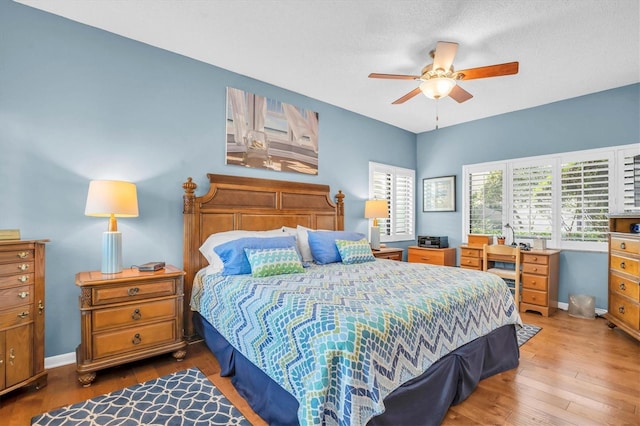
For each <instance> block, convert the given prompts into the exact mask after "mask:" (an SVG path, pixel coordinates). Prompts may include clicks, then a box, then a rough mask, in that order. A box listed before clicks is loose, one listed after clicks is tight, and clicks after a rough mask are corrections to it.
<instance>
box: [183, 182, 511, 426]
mask: <svg viewBox="0 0 640 426" xmlns="http://www.w3.org/2000/svg"><path fill="white" fill-rule="evenodd" d="M208 178H209V183H210V184H209V189H208V191H207V193H206V194H204V195H202V196H200V197H198V196H196V195H195V190H196V188H197V187H196V184H195V183H194V182H193V181H192V179H191V178H189V179H188V181H187V182H185V183H184V184H183V188H184V197H183V205H184V210H183V211H184V268H185V272H186V279H185V303H186V305H185V310H184V312H185V322H184V323H185V337H186V338H187V339H190V340H193V339H197V338H199V337H201V338H203V339H204V340H205V342H206V344H207V346H208V347H209V348H210V349H211V351H212V352H213V353H214V355H215V356H216V358H217V359H218V361H219V362H220V366H221V374H222V375H225V376H231V378H232V382H233V384H234V386H235V387H236V389H237V390H238V392H239V393H240V394H241V395H242V396H243V397H244V398H245V399H246V400H247V401H248V403H249V404H250V405H251V406H252V408H253V409H254V411H256V413H258V414H259V415H260V416H261V417H262V418H263V419H264V420H265V421H267V422H268V423H269V424H274V425H279V424H282V425H290V424H291V425H294V424H305V425H306V424H354V425H359V424H369V425H372V426H373V425H402V424H412V425H413V424H439V423H440V422H441V421H442V419H443V418H444V416H445V414H446V412H447V410H448V408H449V407H450V406H451V405H453V404H456V403H459V402H461V401H463V400H464V399H466V398H467V397H468V395H469V394H470V393H471V392H472V391H473V389H474V388H475V387H476V385H477V383H478V382H479V381H480V380H482V379H483V378H486V377H489V376H491V375H494V374H497V373H500V372H502V371H506V370H509V369H512V368H515V367H516V366H517V365H518V358H519V350H518V345H517V338H516V328H517V327H518V326H520V325H521V322H520V317H519V315H518V312H517V309H516V307H515V303H514V302H513V297H512V296H511V293H510V292H509V290H508V288H507V286H506V285H505V284H504V282H502V281H501V280H500V279H499V278H497V277H495V276H492V275H491V274H486V273H483V272H480V271H471V270H464V269H459V268H450V267H441V266H434V265H426V264H409V263H405V262H396V261H392V260H386V259H377V260H373V261H368V262H356V263H353V264H344V263H343V262H327V263H326V264H324V265H315V264H311V265H308V267H307V268H305V269H304V272H297V273H292V274H286V275H271V276H266V277H263V278H254V277H252V276H251V275H250V274H249V275H247V274H239V275H226V276H223V275H222V274H221V273H219V272H217V270H216V271H214V272H211V270H210V267H209V261H210V260H208V259H207V258H205V257H204V256H203V255H202V253H201V252H200V247H201V246H202V245H203V243H204V242H205V241H208V238H209V237H210V236H211V235H212V234H222V233H227V232H229V231H234V230H245V231H267V230H277V229H282V230H283V232H285V229H289V230H291V229H297V230H298V232H299V231H300V227H303V228H302V229H305V228H310V229H325V230H329V232H326V234H325V236H326V235H328V234H330V231H336V232H338V231H343V230H344V194H342V192H338V194H336V196H335V202H334V201H333V200H332V198H331V195H330V188H329V187H328V186H326V185H318V184H308V183H298V182H285V181H278V180H268V179H256V178H246V177H235V176H225V175H213V174H209V175H208ZM290 232H292V231H290ZM292 233H293V235H296V234H295V232H292ZM317 234H319V233H317ZM317 234H314V235H311V233H309V234H308V235H309V238H311V237H313V238H317V237H318V235H317ZM299 235H300V234H297V235H296V236H298V237H299ZM336 235H343V234H338V233H336ZM276 239H277V237H276ZM353 240H354V242H353V245H356V246H357V244H358V242H356V241H355V240H356V238H355V237H354V239H353ZM296 241H300V238H297V239H296ZM313 242H314V243H315V240H314V241H313ZM260 244H262V243H260ZM345 244H346V243H345ZM349 244H351V243H349ZM349 247H351V245H350V246H349ZM259 251H260V250H258V252H259ZM246 253H247V255H249V253H250V252H249V251H247V252H246ZM252 253H253V252H252ZM340 253H341V254H342V255H343V260H344V259H346V257H345V255H344V252H342V251H341V252H340ZM252 266H254V265H253V264H252Z"/></svg>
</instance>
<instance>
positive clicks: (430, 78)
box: [369, 41, 518, 104]
mask: <svg viewBox="0 0 640 426" xmlns="http://www.w3.org/2000/svg"><path fill="white" fill-rule="evenodd" d="M457 51H458V43H453V42H449V41H439V42H438V43H437V44H436V48H435V50H432V51H431V52H430V53H429V54H430V55H431V57H432V58H433V63H432V64H429V65H427V66H425V67H424V68H423V69H422V74H421V75H403V74H377V73H371V74H369V78H386V79H393V80H419V81H420V82H421V83H420V86H418V87H416V88H415V89H413V90H412V91H410V92H409V93H407V94H406V95H404V96H402V97H401V98H399V99H397V100H395V101H393V102H392V103H393V104H401V103H404V102H406V101H408V100H409V99H411V98H413V97H414V96H416V95H417V94H418V93H420V92H422V93H424V94H425V96H427V97H428V98H431V99H440V98H444V97H446V96H449V97H450V98H452V99H453V100H455V101H456V102H458V103H462V102H464V101H468V100H469V99H471V98H472V97H473V95H472V94H471V93H469V92H467V91H466V90H464V89H463V88H462V87H460V86H459V85H458V83H457V81H458V80H473V79H477V78H487V77H497V76H501V75H511V74H517V73H518V62H507V63H504V64H496V65H488V66H486V67H478V68H469V69H466V70H462V71H455V70H454V69H453V65H452V64H453V58H454V57H455V56H456V52H457Z"/></svg>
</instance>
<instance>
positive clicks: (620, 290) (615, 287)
mask: <svg viewBox="0 0 640 426" xmlns="http://www.w3.org/2000/svg"><path fill="white" fill-rule="evenodd" d="M639 287H640V284H639V281H638V279H637V278H636V280H635V281H633V280H630V279H627V278H623V277H621V276H620V275H618V274H615V273H612V272H609V291H610V292H611V293H617V294H621V295H624V296H627V297H628V298H630V299H633V300H634V301H636V302H639V301H640V294H639V293H640V289H639Z"/></svg>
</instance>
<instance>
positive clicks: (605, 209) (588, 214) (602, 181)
mask: <svg viewBox="0 0 640 426" xmlns="http://www.w3.org/2000/svg"><path fill="white" fill-rule="evenodd" d="M561 203H562V232H561V237H562V241H585V242H600V241H605V240H606V239H607V232H608V230H609V218H608V214H609V160H608V159H607V158H604V159H597V160H586V161H575V162H568V163H563V164H562V176H561Z"/></svg>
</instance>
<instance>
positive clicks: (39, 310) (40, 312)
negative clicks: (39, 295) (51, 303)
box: [38, 300, 44, 315]
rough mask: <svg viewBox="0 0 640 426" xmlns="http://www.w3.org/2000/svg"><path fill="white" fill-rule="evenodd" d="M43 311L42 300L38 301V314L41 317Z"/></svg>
mask: <svg viewBox="0 0 640 426" xmlns="http://www.w3.org/2000/svg"><path fill="white" fill-rule="evenodd" d="M43 311H44V305H43V304H42V300H38V314H40V315H42V312H43Z"/></svg>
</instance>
